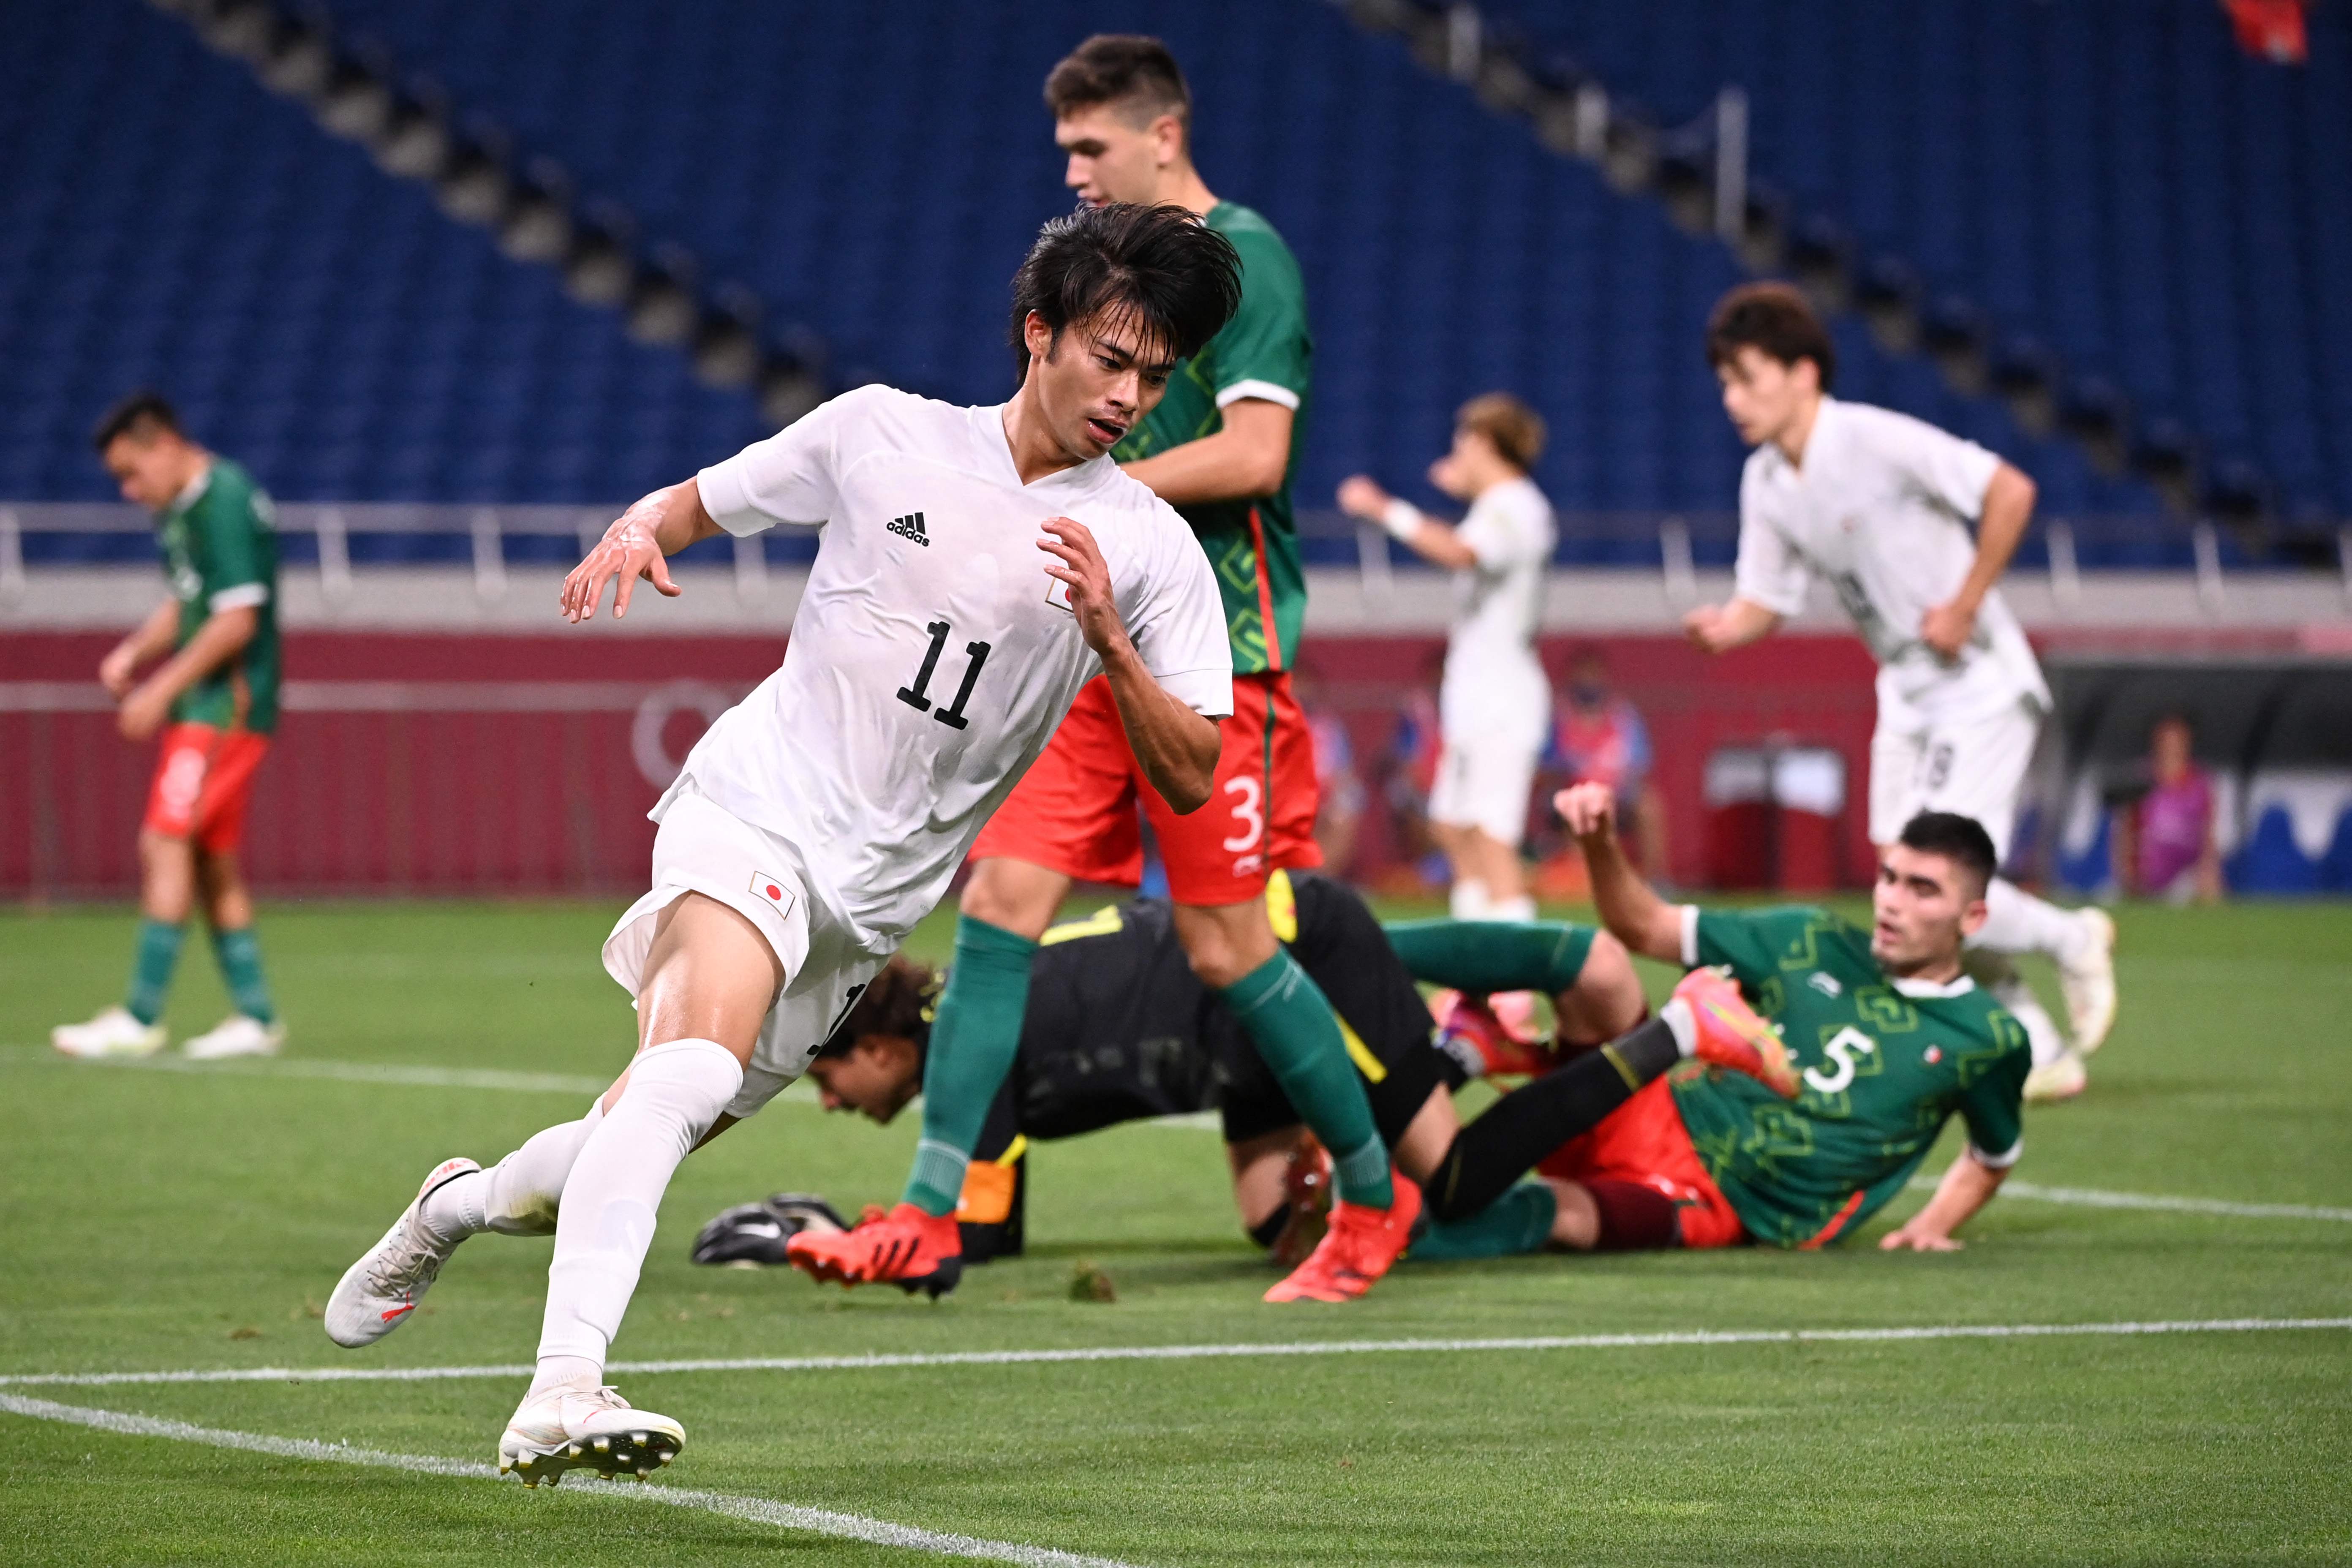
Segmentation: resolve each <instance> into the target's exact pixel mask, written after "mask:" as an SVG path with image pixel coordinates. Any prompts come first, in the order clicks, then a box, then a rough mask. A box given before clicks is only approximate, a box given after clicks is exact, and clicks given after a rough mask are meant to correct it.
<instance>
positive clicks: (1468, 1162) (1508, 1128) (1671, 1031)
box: [1422, 1000, 1696, 1225]
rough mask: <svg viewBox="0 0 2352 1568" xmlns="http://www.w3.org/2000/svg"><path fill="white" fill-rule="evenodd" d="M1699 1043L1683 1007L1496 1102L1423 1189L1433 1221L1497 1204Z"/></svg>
mask: <svg viewBox="0 0 2352 1568" xmlns="http://www.w3.org/2000/svg"><path fill="white" fill-rule="evenodd" d="M1695 1038H1696V1029H1695V1026H1694V1025H1693V1023H1692V1021H1691V1016H1690V1011H1689V1008H1688V1006H1687V1005H1686V1004H1685V1003H1683V1002H1681V1001H1679V1000H1676V1001H1673V1002H1669V1003H1667V1004H1666V1005H1665V1006H1664V1008H1663V1009H1661V1010H1660V1012H1659V1014H1658V1016H1656V1017H1654V1018H1653V1019H1651V1020H1650V1021H1649V1022H1648V1023H1646V1024H1643V1025H1641V1026H1638V1027H1636V1028H1634V1029H1633V1030H1632V1031H1631V1032H1630V1033H1627V1034H1623V1035H1620V1036H1619V1037H1617V1038H1616V1039H1614V1040H1612V1041H1610V1042H1609V1044H1607V1045H1605V1046H1602V1047H1601V1048H1600V1049H1599V1050H1596V1051H1593V1052H1591V1054H1590V1055H1587V1056H1582V1057H1579V1058H1576V1059H1575V1060H1574V1061H1571V1062H1570V1063H1568V1064H1567V1065H1566V1066H1564V1067H1561V1068H1558V1069H1557V1070H1555V1071H1552V1072H1549V1073H1546V1074H1544V1075H1543V1076H1542V1077H1541V1078H1538V1079H1535V1080H1534V1081H1532V1082H1530V1083H1529V1084H1528V1085H1527V1087H1525V1088H1524V1089H1516V1090H1514V1091H1513V1092H1511V1093H1509V1094H1507V1095H1505V1096H1504V1097H1503V1098H1502V1099H1501V1100H1497V1101H1496V1102H1495V1104H1494V1105H1493V1106H1492V1107H1490V1108H1489V1109H1488V1110H1487V1111H1486V1114H1485V1115H1483V1116H1481V1117H1479V1118H1478V1119H1477V1120H1476V1121H1473V1122H1471V1123H1470V1125H1469V1126H1467V1127H1465V1128H1464V1129H1463V1130H1462V1131H1460V1132H1458V1133H1456V1134H1455V1135H1454V1142H1453V1143H1452V1144H1451V1145H1449V1146H1448V1147H1447V1149H1446V1151H1445V1155H1444V1158H1443V1159H1441V1160H1440V1161H1439V1162H1438V1163H1437V1169H1436V1170H1435V1171H1433V1172H1432V1173H1430V1178H1429V1180H1428V1181H1426V1182H1424V1183H1423V1184H1422V1194H1423V1197H1424V1198H1425V1199H1426V1200H1427V1201H1428V1204H1429V1215H1430V1217H1431V1219H1433V1220H1434V1221H1436V1222H1438V1223H1440V1224H1444V1225H1454V1224H1459V1223H1461V1222H1463V1221H1465V1220H1467V1219H1469V1218H1470V1217H1471V1216H1473V1215H1476V1214H1477V1213H1478V1212H1479V1211H1480V1210H1482V1209H1484V1208H1486V1206H1487V1205H1489V1204H1492V1203H1494V1202H1495V1201H1496V1199H1497V1198H1499V1197H1500V1196H1501V1195H1502V1194H1504V1192H1506V1191H1507V1189H1508V1188H1509V1187H1510V1185H1511V1184H1513V1183H1514V1182H1516V1181H1517V1180H1518V1179H1519V1177H1520V1176H1521V1175H1523V1174H1524V1173H1527V1171H1528V1170H1529V1169H1530V1168H1532V1167H1533V1166H1534V1165H1535V1163H1537V1162H1538V1161H1539V1160H1541V1159H1542V1158H1543V1157H1544V1156H1545V1155H1547V1154H1549V1153H1550V1152H1552V1151H1553V1150H1555V1149H1557V1148H1559V1146H1560V1145H1561V1144H1563V1143H1565V1142H1568V1141H1569V1140H1570V1139H1571V1138H1573V1137H1575V1136H1577V1135H1578V1134H1579V1133H1581V1132H1585V1131H1590V1130H1591V1128H1593V1127H1595V1126H1597V1125H1599V1123H1600V1121H1601V1118H1602V1117H1604V1116H1606V1115H1608V1114H1609V1113H1610V1112H1611V1111H1612V1110H1616V1109H1617V1108H1618V1107H1619V1106H1621V1105H1622V1104H1624V1103H1625V1102H1626V1101H1627V1100H1631V1099H1633V1095H1634V1093H1635V1092H1636V1091H1637V1090H1639V1089H1642V1088H1643V1086H1644V1085H1646V1084H1649V1083H1651V1082H1653V1081H1654V1080H1655V1079H1659V1078H1662V1077H1664V1075H1665V1072H1666V1069H1667V1068H1671V1067H1673V1066H1674V1065H1675V1063H1676V1062H1678V1061H1680V1060H1682V1058H1684V1057H1685V1056H1687V1055H1688V1054H1690V1050H1691V1047H1692V1043H1693V1041H1694V1040H1695Z"/></svg>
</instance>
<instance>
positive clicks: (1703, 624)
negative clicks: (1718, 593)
mask: <svg viewBox="0 0 2352 1568" xmlns="http://www.w3.org/2000/svg"><path fill="white" fill-rule="evenodd" d="M1722 632H1723V606H1722V605H1699V606H1698V607H1697V608H1696V609H1693V610H1686V611H1685V612H1684V614H1683V636H1685V637H1688V638H1689V639H1690V640H1691V641H1692V642H1694V643H1696V645H1698V646H1699V647H1702V648H1705V649H1706V651H1707V652H1709V653H1721V652H1722V651H1723V648H1724V644H1723V637H1722Z"/></svg>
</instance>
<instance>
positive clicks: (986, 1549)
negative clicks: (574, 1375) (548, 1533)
mask: <svg viewBox="0 0 2352 1568" xmlns="http://www.w3.org/2000/svg"><path fill="white" fill-rule="evenodd" d="M0 1411H5V1412H7V1413H9V1414H10V1415H24V1416H29V1417H31V1418H32V1419H34V1420H36V1421H61V1422H66V1423H68V1424H69V1425H72V1426H89V1427H94V1428H96V1429H97V1430H99V1431H101V1432H116V1433H120V1434H121V1435H122V1436H128V1437H167V1438H170V1439H171V1440H172V1441H173V1442H177V1443H201V1444H204V1445H205V1447H214V1448H243V1449H245V1450H247V1452H249V1453H256V1454H272V1455H276V1456H278V1458H287V1459H312V1460H318V1461H320V1462H323V1463H327V1464H335V1465H365V1466H368V1467H370V1468H375V1469H385V1470H409V1471H413V1472H415V1473H416V1474H419V1475H427V1476H453V1477H458V1478H462V1479H467V1480H487V1481H495V1480H499V1479H501V1478H500V1477H499V1472H498V1471H497V1470H496V1469H495V1468H492V1467H490V1466H488V1465H480V1464H468V1463H467V1462H466V1461H465V1460H463V1459H445V1458H439V1457H437V1456H435V1455H430V1454H388V1453H385V1452H383V1450H381V1449H377V1448H354V1447H350V1446H349V1445H347V1444H341V1443H320V1442H315V1441H312V1440H311V1439H309V1438H305V1437H273V1436H268V1435H267V1434H264V1433H259V1432H228V1431H223V1430H221V1429H220V1428H218V1427H214V1426H190V1425H189V1424H188V1423H186V1422H184V1421H164V1420H161V1419H158V1418H157V1417H155V1416H152V1415H129V1414H127V1413H125V1412H122V1411H119V1410H91V1409H88V1408H85V1407H84V1406H81V1405H57V1404H53V1403H51V1402H50V1401H48V1400H46V1399H26V1398H23V1397H20V1396H18V1395H16V1394H0ZM562 1490H563V1491H567V1492H569V1491H573V1490H579V1491H585V1492H587V1493H589V1494H590V1495H592V1496H594V1497H600V1498H621V1499H625V1500H635V1501H638V1502H655V1503H666V1504H667V1505H669V1506H670V1507H672V1508H691V1509H698V1510H702V1511H703V1512H705V1513H718V1514H725V1515H727V1516H728V1517H729V1518H730V1519H741V1520H750V1521H754V1522H756V1523H761V1524H772V1525H776V1526H779V1527H781V1528H782V1529H785V1530H803V1531H813V1532H814V1533H816V1534H818V1535H831V1536H836V1537H839V1538H840V1539H842V1540H845V1541H864V1542H872V1543H873V1544H875V1545H877V1546H898V1547H903V1548H905V1549H906V1550H908V1551H910V1552H937V1553H939V1554H940V1555H941V1556H943V1557H976V1558H982V1559H985V1560H987V1561H990V1562H995V1563H1023V1564H1026V1565H1032V1568H1128V1565H1127V1564H1125V1563H1119V1562H1118V1561H1117V1560H1116V1559H1113V1558H1108V1557H1081V1556H1079V1555H1077V1554H1076V1553H1075V1552H1055V1551H1054V1550H1052V1549H1051V1548H1048V1547H1043V1546H1025V1545H1023V1544H1021V1543H1019V1542H1011V1541H987V1540H982V1538H980V1537H978V1536H971V1535H950V1534H946V1533H943V1532H941V1531H932V1530H918V1529H916V1528H915V1527H914V1526H912V1525H907V1524H893V1523H891V1522H890V1521H888V1520H885V1519H869V1518H867V1517H866V1515H864V1514H860V1513H836V1512H835V1511H834V1510H831V1509H823V1508H801V1507H797V1506H795V1505H794V1504H792V1503H785V1502H773V1501H771V1500H768V1499H766V1498H757V1497H741V1496H738V1495H736V1494H734V1493H730V1492H705V1491H689V1490H688V1489H685V1488H683V1487H669V1486H654V1485H649V1484H646V1483H644V1482H639V1483H637V1484H635V1485H629V1484H625V1483H617V1482H612V1481H599V1480H596V1479H593V1478H585V1477H583V1478H581V1479H576V1480H572V1481H569V1482H566V1483H565V1484H564V1486H563V1487H562Z"/></svg>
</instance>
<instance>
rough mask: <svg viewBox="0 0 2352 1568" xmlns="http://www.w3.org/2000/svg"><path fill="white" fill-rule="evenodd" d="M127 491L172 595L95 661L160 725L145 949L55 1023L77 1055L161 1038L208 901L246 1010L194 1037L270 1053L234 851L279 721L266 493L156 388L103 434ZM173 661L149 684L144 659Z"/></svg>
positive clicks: (215, 1052) (148, 836) (147, 729)
mask: <svg viewBox="0 0 2352 1568" xmlns="http://www.w3.org/2000/svg"><path fill="white" fill-rule="evenodd" d="M93 444H94V445H95V446H96V447H98V451H99V455H100V458H103V459H104V460H105V463H106V469H107V472H109V473H110V474H112V475H113V476H114V479H115V483H116V484H118V485H119V486H121V489H122V499H123V500H127V501H130V502H131V503H132V504H133V505H136V506H143V507H145V508H147V509H148V510H150V511H152V512H153V513H154V514H155V538H156V542H157V543H158V544H159V545H161V546H162V547H163V569H164V574H165V576H166V577H167V578H169V580H170V584H171V590H172V592H171V596H170V597H169V598H166V599H165V600H164V601H163V603H162V604H160V605H156V606H155V611H154V613H153V614H152V615H151V616H148V617H147V619H146V621H145V623H144V624H143V625H142V626H140V627H139V629H138V630H137V631H135V632H132V633H131V635H130V636H129V637H125V638H123V639H122V641H121V642H120V643H118V644H117V645H116V646H115V647H114V649H113V651H112V652H110V653H109V654H108V655H107V656H106V658H104V659H103V660H101V661H100V664H99V667H98V679H100V681H101V682H102V683H103V684H104V685H105V687H106V692H107V695H108V696H110V697H111V698H113V699H114V700H116V701H117V702H119V703H121V705H122V708H121V718H120V720H119V721H117V722H118V725H119V727H120V728H121V731H122V738H123V739H124V740H126V741H132V742H143V741H145V740H147V739H148V738H149V737H151V736H152V735H153V734H155V733H156V731H159V730H160V731H163V754H162V755H161V756H160V757H158V758H157V759H156V763H155V782H154V784H153V785H152V788H151V789H150V791H149V794H148V796H147V816H146V820H145V821H144V822H142V824H141V825H140V828H139V915H140V920H139V947H138V955H137V958H136V959H135V961H134V963H133V964H132V968H131V992H130V994H129V995H128V996H127V997H126V998H125V999H124V1001H123V1003H122V1005H121V1006H119V1007H109V1008H108V1009H106V1011H104V1012H103V1013H100V1015H99V1016H97V1017H95V1018H92V1019H91V1020H89V1022H88V1023H86V1024H64V1025H60V1026H58V1027H57V1028H55V1029H52V1030H50V1031H49V1043H50V1044H51V1045H54V1046H55V1047H57V1048H58V1050H61V1051H63V1052H64V1053H65V1054H66V1055H68V1056H69V1057H106V1056H141V1057H143V1056H152V1054H154V1053H155V1052H157V1051H160V1050H162V1049H163V1045H164V1033H163V1023H162V1018H163V998H164V995H165V994H166V993H167V992H168V991H169V990H170V989H171V984H172V971H173V968H174V967H175V966H176V965H177V964H178V963H179V960H180V942H181V938H182V935H183V934H184V929H185V927H186V925H187V920H188V912H189V910H191V909H192V908H193V907H194V906H195V905H196V904H197V903H198V902H199V901H201V902H202V904H203V906H204V911H205V921H206V923H207V924H209V925H210V926H211V927H212V931H213V955H214V956H215V958H217V959H218V960H219V961H220V968H221V977H222V979H224V980H225V981H226V982H227V984H228V994H229V997H230V999H231V1001H233V1002H234V1003H235V1005H236V1012H234V1013H232V1014H230V1015H229V1016H228V1017H227V1018H226V1019H225V1020H223V1021H222V1022H221V1023H220V1024H219V1025H218V1026H215V1027H214V1028H213V1029H210V1030H208V1031H207V1032H205V1033H204V1034H201V1035H198V1036H197V1037H195V1038H194V1039H192V1040H190V1041H189V1042H188V1043H187V1046H186V1047H185V1049H186V1051H187V1054H188V1055H190V1056H192V1057H195V1058H201V1059H207V1060H209V1059H212V1058H219V1057H242V1056H267V1055H268V1054H269V1053H270V1052H272V1051H275V1050H277V1049H278V1047H279V1046H281V1045H283V1044H284V1043H285V1039H286V1030H285V1027H284V1026H282V1025H280V1024H279V1023H278V1013H277V1009H276V1008H275V1006H274V1005H272V1004H271V1002H270V999H269V987H268V984H267V983H265V982H264V981H263V979H262V977H261V944H260V942H259V941H258V940H257V939H256V937H255V935H254V931H253V895H252V894H251V893H249V892H247V890H246V886H245V876H244V873H243V872H242V871H241V870H240V869H239V868H238V866H237V858H236V849H237V844H238V842H239V841H240V840H241V839H242V838H243V837H244V836H245V809H246V802H247V799H248V798H250V796H251V795H252V793H253V775H254V773H255V771H256V770H257V769H258V768H259V767H260V766H261V759H262V755H263V753H265V752H268V750H269V734H270V731H272V730H274V729H276V728H277V726H278V603H277V599H278V540H277V536H276V534H274V533H273V532H272V531H270V524H269V519H270V510H269V498H268V496H266V495H264V494H262V492H261V490H260V489H258V488H257V486H256V485H255V484H254V482H253V479H252V478H251V477H250V476H248V475H247V473H246V471H245V470H244V469H243V468H238V467H237V466H236V464H235V463H232V462H230V461H228V460H227V459H226V458H221V457H217V456H215V454H213V453H211V452H208V451H206V450H205V448H204V447H200V446H198V445H197V444H196V443H195V442H194V441H192V440H190V439H189V438H188V437H186V436H185V435H184V433H182V431H181V429H180V421H179V418H178V416H176V415H174V414H173V411H172V405H170V404H168V403H166V402H164V401H163V398H161V397H159V396H157V395H155V394H153V393H152V392H142V393H134V394H133V395H131V396H129V397H127V398H125V399H123V400H122V402H121V403H120V404H118V405H115V407H114V408H113V410H112V411H111V412H110V413H109V414H108V415H107V416H106V417H105V419H104V420H102V421H100V425H99V426H98V433H97V435H96V436H95V437H93ZM155 659H161V660H162V661H163V662H162V663H161V664H159V665H157V666H156V668H154V669H153V670H152V672H150V673H149V675H148V676H147V678H146V679H144V680H142V679H139V669H140V667H141V666H142V665H144V664H147V663H149V662H150V661H152V660H155Z"/></svg>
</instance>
